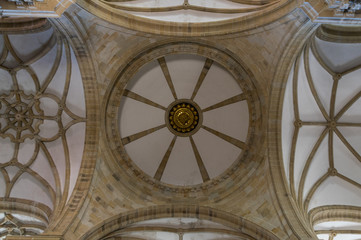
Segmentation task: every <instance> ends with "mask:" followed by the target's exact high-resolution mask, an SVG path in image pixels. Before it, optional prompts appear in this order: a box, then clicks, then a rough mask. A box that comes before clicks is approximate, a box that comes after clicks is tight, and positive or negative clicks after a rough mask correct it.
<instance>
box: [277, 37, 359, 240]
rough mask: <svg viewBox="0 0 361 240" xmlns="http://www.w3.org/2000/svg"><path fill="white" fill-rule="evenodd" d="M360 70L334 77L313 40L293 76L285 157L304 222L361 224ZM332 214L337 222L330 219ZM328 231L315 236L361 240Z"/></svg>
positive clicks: (286, 118) (285, 118) (285, 112)
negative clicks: (359, 215) (360, 216)
mask: <svg viewBox="0 0 361 240" xmlns="http://www.w3.org/2000/svg"><path fill="white" fill-rule="evenodd" d="M324 54H327V53H324ZM328 54H330V53H328ZM345 54H346V53H345ZM360 68H361V65H360V64H359V65H357V66H353V67H351V68H347V69H346V70H344V71H341V72H335V71H334V70H332V69H331V68H330V67H329V66H328V65H327V64H326V63H325V61H324V60H323V58H322V57H321V56H320V54H319V51H318V48H317V47H316V43H315V39H313V41H311V42H309V43H308V44H307V45H306V46H305V48H304V51H303V52H302V53H300V55H299V56H298V58H297V59H296V62H295V64H294V68H293V73H291V75H290V79H289V82H288V86H287V90H286V95H285V102H284V110H283V132H284V133H283V147H284V150H283V151H284V153H283V157H284V164H285V168H286V175H287V178H288V182H289V184H290V185H289V186H290V192H291V194H292V198H294V199H295V201H296V202H297V205H298V207H299V208H300V210H301V211H302V213H303V214H304V217H305V218H306V219H314V218H315V219H317V218H316V217H315V216H318V218H319V219H318V220H317V221H316V220H312V221H313V222H312V223H311V224H318V223H322V222H326V221H330V220H331V221H332V220H333V221H337V220H340V221H341V220H343V221H345V219H347V218H348V219H349V220H350V221H359V219H358V218H359V217H357V216H358V215H357V214H356V215H355V213H357V212H358V213H360V210H361V208H360V207H361V178H360V176H361V175H360V174H359V173H360V170H361V155H360V154H361V151H360V149H361V148H360V147H361V145H360V143H359V142H360V141H359V139H360V137H359V136H360V135H359V134H360V133H361V119H360V114H359V111H360V109H361V99H360V97H361V83H360V81H359V76H360V72H361V70H360ZM291 124H292V125H293V127H292V125H291ZM351 209H352V211H351ZM333 211H338V212H339V214H338V216H339V217H337V214H335V215H334V216H333V217H332V215H333V214H332V212H333ZM340 211H341V212H340ZM326 212H328V213H329V214H326ZM348 212H349V213H348ZM322 213H324V215H323V216H322ZM321 216H322V217H321ZM320 217H321V218H320ZM336 225H337V224H336ZM346 225H347V224H346ZM331 226H332V224H331ZM326 229H327V228H326ZM326 229H323V230H322V231H316V232H317V233H319V234H321V233H322V234H323V235H320V236H319V237H320V238H321V237H322V239H334V240H339V239H346V237H347V239H358V238H359V236H360V234H361V232H360V231H357V230H352V231H351V230H348V231H347V227H346V228H344V230H342V231H339V232H338V231H337V230H335V231H333V230H332V228H331V229H330V227H328V230H326ZM351 233H352V234H353V236H349V235H347V236H346V235H343V234H351Z"/></svg>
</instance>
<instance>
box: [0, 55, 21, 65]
mask: <svg viewBox="0 0 361 240" xmlns="http://www.w3.org/2000/svg"><path fill="white" fill-rule="evenodd" d="M2 65H3V66H4V67H6V68H10V69H11V68H15V67H17V66H19V61H18V60H17V59H16V58H15V57H14V55H13V54H12V53H11V52H9V53H8V55H7V56H6V59H5V61H4V63H3V64H2Z"/></svg>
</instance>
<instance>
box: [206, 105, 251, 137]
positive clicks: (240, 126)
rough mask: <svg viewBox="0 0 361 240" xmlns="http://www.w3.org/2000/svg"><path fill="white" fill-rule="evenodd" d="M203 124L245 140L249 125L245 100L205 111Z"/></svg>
mask: <svg viewBox="0 0 361 240" xmlns="http://www.w3.org/2000/svg"><path fill="white" fill-rule="evenodd" d="M203 124H204V125H205V126H207V127H210V128H213V129H214V130H217V131H220V132H222V133H224V134H226V135H228V136H231V137H233V138H235V139H238V140H241V141H246V139H247V135H248V126H249V113H248V106H247V102H246V101H241V102H237V103H233V104H230V105H227V106H224V107H221V108H217V109H214V110H211V111H208V112H205V113H204V120H203Z"/></svg>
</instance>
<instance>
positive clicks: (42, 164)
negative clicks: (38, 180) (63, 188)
mask: <svg viewBox="0 0 361 240" xmlns="http://www.w3.org/2000/svg"><path fill="white" fill-rule="evenodd" d="M52 160H53V159H48V158H47V156H46V155H45V153H44V151H43V150H39V153H38V157H37V158H36V160H35V161H34V162H33V163H32V164H31V166H30V168H31V169H32V170H34V171H35V172H37V173H41V177H42V178H44V179H45V180H46V181H47V182H48V183H49V184H50V186H51V187H52V188H53V189H56V184H55V178H54V175H55V176H57V174H58V173H56V174H54V172H53V171H56V169H54V168H52V167H51V166H50V164H49V161H50V162H52ZM52 164H53V163H52ZM24 187H25V186H24Z"/></svg>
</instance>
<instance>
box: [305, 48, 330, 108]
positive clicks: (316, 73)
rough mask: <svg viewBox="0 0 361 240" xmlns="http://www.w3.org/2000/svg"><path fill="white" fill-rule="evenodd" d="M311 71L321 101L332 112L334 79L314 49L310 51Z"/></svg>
mask: <svg viewBox="0 0 361 240" xmlns="http://www.w3.org/2000/svg"><path fill="white" fill-rule="evenodd" d="M309 60H310V73H311V76H312V80H313V84H314V86H315V89H316V91H317V95H318V97H319V98H320V101H321V103H322V105H323V107H324V108H325V110H326V111H327V113H329V112H330V99H331V93H332V86H333V80H332V76H331V75H330V74H329V73H328V72H327V71H326V70H325V69H324V68H323V67H322V66H321V65H320V63H319V62H318V61H317V59H316V58H315V56H314V55H313V53H312V51H310V58H309Z"/></svg>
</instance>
